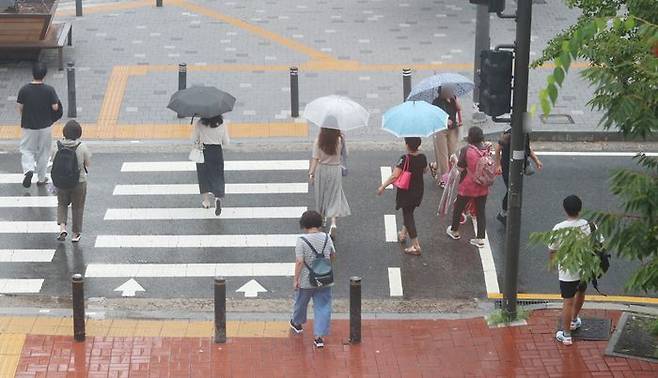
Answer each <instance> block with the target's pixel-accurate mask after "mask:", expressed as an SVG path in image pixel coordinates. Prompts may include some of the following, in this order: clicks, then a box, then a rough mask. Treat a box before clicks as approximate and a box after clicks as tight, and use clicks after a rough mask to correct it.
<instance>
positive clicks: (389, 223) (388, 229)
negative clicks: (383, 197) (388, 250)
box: [384, 215, 398, 242]
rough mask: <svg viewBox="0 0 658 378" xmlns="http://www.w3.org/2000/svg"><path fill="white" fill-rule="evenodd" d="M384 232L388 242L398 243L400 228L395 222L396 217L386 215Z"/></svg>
mask: <svg viewBox="0 0 658 378" xmlns="http://www.w3.org/2000/svg"><path fill="white" fill-rule="evenodd" d="M384 231H385V234H386V241H387V242H397V241H398V226H397V223H396V221H395V215H384Z"/></svg>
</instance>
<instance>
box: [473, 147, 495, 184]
mask: <svg viewBox="0 0 658 378" xmlns="http://www.w3.org/2000/svg"><path fill="white" fill-rule="evenodd" d="M470 147H472V148H473V149H474V150H475V151H476V152H477V153H478V156H479V158H478V161H477V163H476V164H475V172H473V181H474V182H475V183H476V184H478V185H482V186H491V185H493V183H494V181H495V180H496V163H494V159H493V156H492V154H491V148H487V149H486V150H480V149H479V148H477V147H475V146H473V145H471V146H470Z"/></svg>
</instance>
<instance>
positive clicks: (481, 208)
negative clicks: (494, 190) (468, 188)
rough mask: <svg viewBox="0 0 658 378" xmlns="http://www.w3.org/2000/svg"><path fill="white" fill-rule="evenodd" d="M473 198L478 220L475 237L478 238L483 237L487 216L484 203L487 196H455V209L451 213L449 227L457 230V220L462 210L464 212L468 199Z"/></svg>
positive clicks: (459, 218)
mask: <svg viewBox="0 0 658 378" xmlns="http://www.w3.org/2000/svg"><path fill="white" fill-rule="evenodd" d="M470 200H474V201H475V213H476V214H475V217H476V219H477V222H478V229H477V236H476V237H477V238H478V239H484V231H485V230H486V229H487V217H486V213H485V209H486V204H487V196H482V197H462V196H460V195H458V196H457V200H456V201H455V210H454V212H453V213H452V227H451V229H452V230H453V231H457V230H458V229H459V221H460V220H461V215H462V212H464V208H465V207H466V204H467V203H468V201H470Z"/></svg>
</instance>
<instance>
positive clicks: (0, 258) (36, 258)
mask: <svg viewBox="0 0 658 378" xmlns="http://www.w3.org/2000/svg"><path fill="white" fill-rule="evenodd" d="M54 256H55V250H54V249H0V262H51V261H53V257H54Z"/></svg>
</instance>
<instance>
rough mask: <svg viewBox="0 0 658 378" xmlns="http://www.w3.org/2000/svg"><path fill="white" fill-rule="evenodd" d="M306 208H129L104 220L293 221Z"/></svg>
mask: <svg viewBox="0 0 658 378" xmlns="http://www.w3.org/2000/svg"><path fill="white" fill-rule="evenodd" d="M306 209H307V208H306V207H224V208H222V214H221V215H220V216H219V217H218V216H217V215H215V209H213V208H210V209H203V208H131V209H107V211H106V212H105V220H164V219H166V220H174V219H218V218H219V219H291V218H292V219H294V218H299V217H300V216H301V215H302V213H304V211H306Z"/></svg>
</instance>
